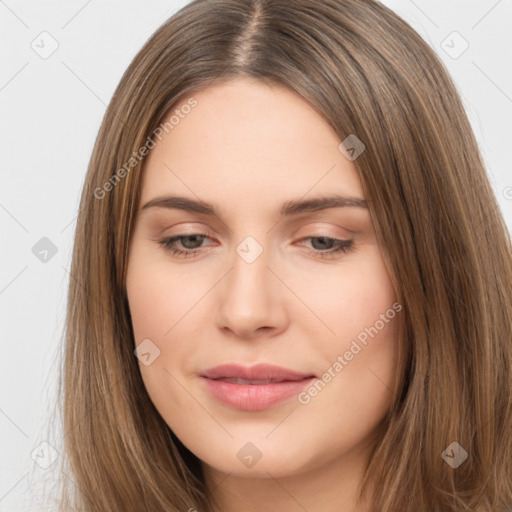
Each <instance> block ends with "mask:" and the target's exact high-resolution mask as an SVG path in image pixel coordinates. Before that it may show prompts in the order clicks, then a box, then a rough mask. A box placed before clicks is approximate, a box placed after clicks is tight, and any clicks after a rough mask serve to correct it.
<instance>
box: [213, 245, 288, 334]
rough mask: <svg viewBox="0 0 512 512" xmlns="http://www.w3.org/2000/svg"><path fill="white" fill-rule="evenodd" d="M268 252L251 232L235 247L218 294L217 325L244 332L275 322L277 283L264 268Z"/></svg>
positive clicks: (276, 320) (277, 299)
mask: <svg viewBox="0 0 512 512" xmlns="http://www.w3.org/2000/svg"><path fill="white" fill-rule="evenodd" d="M270 256H271V254H270V251H269V250H268V249H267V248H266V247H264V246H263V244H261V243H259V242H258V241H257V240H256V239H255V238H254V237H251V236H248V237H246V238H245V239H244V240H243V241H242V242H241V243H240V244H239V245H238V246H237V247H236V249H235V254H233V257H232V260H231V261H232V265H231V267H232V268H231V271H230V272H229V274H228V275H227V276H226V279H225V282H224V284H223V286H222V288H221V293H220V297H219V299H220V303H219V308H218V311H219V317H218V322H219V326H223V327H229V328H230V329H231V330H232V331H234V332H237V333H239V334H243V335H246V336H247V335H249V334H250V333H251V332H252V331H255V330H257V329H258V328H260V327H276V326H277V325H278V323H279V321H280V320H279V319H280V318H281V315H280V305H279V304H278V303H279V300H280V298H279V297H280V292H279V290H278V289H277V287H278V286H279V283H278V282H276V281H277V280H276V279H275V276H274V275H273V274H272V272H270V270H269V269H268V268H267V265H269V264H270V259H271V258H270ZM281 306H282V305H281Z"/></svg>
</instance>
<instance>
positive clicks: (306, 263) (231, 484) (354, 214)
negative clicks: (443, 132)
mask: <svg viewBox="0 0 512 512" xmlns="http://www.w3.org/2000/svg"><path fill="white" fill-rule="evenodd" d="M193 97H194V98H195V99H196V100H197V101H198V105H197V107H196V108H195V109H193V110H192V111H191V112H190V114H188V115H187V116H186V117H184V118H183V119H180V122H179V124H177V125H176V126H175V127H174V129H173V130H172V131H170V132H169V134H167V135H164V137H163V139H162V141H158V144H157V146H156V147H155V148H154V149H152V150H151V152H150V154H149V156H148V157H147V161H146V165H145V168H144V174H143V182H142V189H141V200H140V208H139V212H138V215H137V219H136V224H135V228H134V231H133V235H132V239H131V245H130V253H129V261H128V269H127V278H126V288H127V294H128V299H129V305H130V311H131V315H132V323H133V331H134V337H135V344H136V345H138V344H140V343H141V342H142V341H143V340H145V339H150V340H151V342H152V343H153V344H154V345H155V346H156V347H158V349H159V350H160V355H159V357H157V358H156V359H154V361H153V362H152V363H151V364H148V365H147V366H146V365H143V364H139V367H140V371H141V374H142V378H143V381H144V384H145V386H146V389H147V391H148V394H149V397H150V399H151V401H152V402H153V403H154V405H155V407H156V408H157V410H158V411H159V413H160V414H161V416H162V418H163V419H164V421H165V422H166V423H167V424H168V425H169V427H170V428H171V429H172V430H173V432H174V433H175V434H176V435H177V437H178V438H179V439H180V440H181V441H182V443H183V444H184V445H185V446H186V447H187V448H188V449H189V450H190V451H191V452H193V453H194V454H195V455H196V456H197V457H198V458H199V459H200V460H201V461H202V465H203V468H204V473H205V478H206V482H207V486H208V488H209V489H210V490H211V492H212V495H213V496H214V497H215V498H216V500H217V501H218V503H219V508H218V510H222V511H224V512H231V511H235V510H236V511H237V512H240V511H243V512H252V511H261V510H265V511H268V512H273V511H279V512H292V511H304V510H307V511H308V512H315V511H322V512H328V511H334V510H336V511H338V512H339V511H342V512H363V511H364V510H365V507H364V505H362V504H359V505H358V504H356V491H357V485H358V483H359V481H360V479H361V476H362V472H363V468H364V464H365V463H366V461H367V459H368V454H369V450H370V449H371V447H372V443H373V442H374V441H375V438H376V433H377V427H378V425H379V422H381V420H382V419H383V418H384V416H385V414H386V412H387V411H388V409H389V407H390V404H391V400H392V393H391V390H392V389H393V386H394V383H395V382H394V379H395V378H396V364H397V355H398V319H397V318H396V317H395V318H394V319H393V320H390V319H389V318H386V321H385V322H384V321H381V322H380V323H378V324H376V322H377V321H379V319H381V318H383V316H382V315H383V314H384V313H386V311H388V310H389V309H390V308H392V305H393V304H394V303H395V302H396V295H395V291H394V288H393V286H392V283H391V280H390V277H389V274H388V271H387V269H386V266H385V264H384V260H383V256H382V252H381V248H380V247H379V244H378V241H377V238H376V234H375V230H374V225H373V222H372V218H371V215H370V212H369V210H368V208H365V207H364V206H363V205H361V204H359V205H346V206H337V207H332V208H327V209H321V210H317V211H303V212H299V213H295V214H291V215H287V216H280V214H279V211H280V208H281V206H282V205H283V204H284V203H286V202H288V201H291V200H302V201H306V200H309V199H313V198H318V197H325V196H332V195H339V196H346V197H350V198H357V199H360V200H364V199H365V197H364V194H363V189H362V185H361V181H360V179H359V177H358V174H357V170H356V167H355V164H354V162H352V161H350V160H349V159H347V158H346V157H345V156H344V155H343V154H342V153H341V152H340V150H339V149H338V146H339V144H340V143H341V140H340V138H339V136H338V135H337V134H336V133H335V132H334V131H333V130H332V129H331V128H330V126H329V125H328V124H327V122H326V121H325V120H324V119H323V118H322V117H321V116H320V115H319V114H318V112H316V111H315V110H314V109H313V107H312V106H311V105H310V104H309V103H307V102H306V101H305V100H304V99H302V98H301V97H300V96H298V95H297V94H295V93H294V92H292V91H290V90H288V89H286V88H284V87H281V86H271V87H270V86H268V85H265V84H262V83H260V82H255V81H251V80H247V79H239V80H235V81H232V82H227V83H222V84H215V85H213V86H211V87H209V88H207V89H205V90H202V91H200V92H197V93H195V94H194V95H193ZM187 98H188V97H187ZM185 101H186V99H185ZM171 195H172V196H180V197H185V198H188V199H191V200H194V201H198V200H202V201H204V202H207V203H211V204H213V205H215V207H216V209H217V210H218V214H219V217H216V216H215V215H211V214H207V213H198V212H193V211H185V210H182V209H178V208H168V207H165V206H162V205H160V206H151V207H146V208H144V209H143V208H142V207H143V206H144V205H145V204H146V203H148V202H149V201H152V200H154V199H156V198H162V197H164V196H171ZM194 234H205V235H207V236H206V237H200V238H194V237H193V236H191V235H194ZM178 235H181V236H182V237H183V238H181V239H178V240H177V241H175V242H174V243H173V247H175V248H176V249H179V250H182V251H187V250H188V251H189V254H188V255H187V256H186V257H184V256H183V255H175V254H173V253H172V251H171V249H170V248H169V247H166V246H164V245H162V244H161V243H159V242H160V241H161V240H164V239H169V238H171V237H175V236H178ZM187 236H188V237H189V238H187ZM248 236H250V237H252V238H253V239H254V240H255V241H256V244H257V245H251V246H248V245H245V244H242V247H244V248H245V250H246V251H247V250H249V252H253V253H254V251H255V250H256V249H255V247H260V248H262V249H263V252H262V253H261V254H259V256H258V257H257V258H256V259H255V260H254V261H252V262H250V263H248V262H247V260H246V259H244V258H243V257H241V256H240V255H239V253H238V252H237V247H239V246H240V244H241V243H242V242H243V241H244V240H245V239H246V237H248ZM324 237H327V238H324ZM330 239H338V240H346V241H352V242H351V245H350V246H349V247H348V249H347V250H346V251H338V252H333V251H334V250H335V249H336V248H337V247H338V246H337V245H336V244H335V243H333V242H330ZM251 243H253V242H251ZM322 253H324V254H323V256H322ZM325 253H329V254H325ZM240 254H242V253H240ZM398 315H399V313H397V315H396V316H398ZM393 316H394V315H393ZM375 325H377V326H378V334H376V335H375V336H373V337H368V343H367V344H366V345H363V344H361V343H359V345H360V347H361V348H362V349H361V350H360V351H359V352H357V354H356V355H354V356H353V357H351V356H350V355H348V356H344V354H346V352H347V351H350V347H351V344H352V342H353V341H354V340H356V339H357V336H358V335H360V334H361V333H362V332H364V331H365V329H367V328H370V327H371V326H375ZM381 325H383V327H380V326H381ZM359 339H361V338H359ZM352 346H353V345H352ZM338 356H342V358H343V361H344V362H343V368H342V370H341V371H338V372H337V371H333V369H332V368H333V364H334V363H335V362H336V361H340V360H339V359H338ZM349 358H350V360H349ZM224 363H237V364H240V365H243V366H252V365H254V364H258V363H268V364H274V365H278V366H282V367H285V368H287V369H291V370H295V371H298V372H303V373H306V374H310V375H311V374H313V375H315V376H317V378H319V379H321V378H322V375H324V374H325V372H327V371H328V369H329V368H331V373H330V375H331V378H330V379H328V378H326V380H328V381H329V382H328V383H326V385H325V387H324V388H323V389H322V390H321V391H320V392H318V393H317V394H316V395H315V394H314V391H312V392H311V394H310V395H307V396H309V399H310V400H309V401H307V400H305V398H304V394H303V395H302V397H303V403H301V402H299V400H298V396H292V397H291V398H288V399H285V400H284V401H282V402H280V403H277V404H275V405H272V406H270V407H268V408H266V409H263V410H256V411H246V410H239V409H236V408H233V407H230V406H228V405H226V404H224V403H221V402H220V401H219V400H218V399H217V398H216V397H215V396H213V395H212V393H211V392H210V391H209V389H208V388H207V386H205V383H204V379H202V378H201V377H200V373H201V372H202V371H204V370H205V369H207V368H211V367H213V366H217V365H220V364H224ZM338 368H339V364H338ZM307 396H306V398H307ZM306 401H307V403H305V402H306ZM248 442H250V443H252V444H253V445H254V446H255V447H256V449H257V451H255V449H254V448H247V447H246V450H253V451H252V452H250V453H251V454H253V455H254V454H258V453H259V454H260V455H261V458H260V460H258V462H257V463H255V464H254V465H252V466H251V467H248V466H247V465H246V464H243V463H242V462H241V459H240V458H239V457H238V456H237V453H238V452H239V451H240V449H242V448H243V447H244V446H246V444H247V443H248ZM251 446H252V445H251ZM244 453H245V452H244ZM192 506H193V504H191V507H192ZM216 510H217V509H216Z"/></svg>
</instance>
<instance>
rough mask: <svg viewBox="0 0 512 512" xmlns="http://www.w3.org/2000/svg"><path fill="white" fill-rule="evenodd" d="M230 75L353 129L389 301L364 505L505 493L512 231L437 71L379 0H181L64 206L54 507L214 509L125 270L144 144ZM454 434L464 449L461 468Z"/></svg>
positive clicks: (394, 506) (448, 506)
mask: <svg viewBox="0 0 512 512" xmlns="http://www.w3.org/2000/svg"><path fill="white" fill-rule="evenodd" d="M238 77H250V78H252V79H256V80H261V81H265V82H267V83H275V84H280V85H284V86H286V87H288V88H290V89H292V90H294V91H296V92H297V93H298V94H300V95H301V96H302V97H303V98H304V99H306V100H307V101H309V102H310V103H311V104H312V105H313V106H314V107H315V108H316V109H317V111H318V112H319V114H320V115H322V116H323V117H324V118H325V119H326V120H327V121H328V122H329V123H330V125H331V126H332V127H333V129H334V130H335V131H336V133H337V134H339V137H340V142H341V141H344V140H345V139H346V137H348V136H349V135H351V134H353V135H356V136H357V138H358V139H360V140H361V141H362V142H363V143H364V144H365V146H366V150H365V151H364V152H363V153H362V154H361V155H360V156H359V158H357V160H356V161H355V164H356V167H357V169H358V172H359V175H360V178H361V180H362V183H363V188H364V192H365V197H366V199H367V200H368V203H369V207H370V212H371V215H372V218H373V221H374V224H375V229H376V232H377V236H378V239H379V242H380V244H381V247H382V250H383V255H384V258H385V261H386V264H387V266H388V270H389V273H390V276H391V279H392V281H393V284H394V287H395V290H396V293H397V297H398V301H399V302H400V303H401V304H402V305H403V313H402V315H401V318H400V347H401V350H400V358H399V368H398V372H399V375H400V379H398V384H397V388H396V389H395V390H394V401H393V405H392V407H391V409H390V411H389V414H388V415H387V417H386V418H385V423H384V424H383V428H382V435H381V436H380V439H379V441H378V443H377V444H376V445H375V448H374V451H373V453H372V456H371V458H370V461H369V463H368V467H367V472H366V475H365V478H364V481H363V482H362V485H361V493H365V492H366V491H367V490H368V489H370V488H371V489H372V497H371V499H372V503H373V506H372V509H371V510H372V511H374V510H375V511H377V510H378V511H380V512H397V511H405V510H409V509H410V508H411V506H414V509H415V510H416V511H417V512H427V511H428V512H435V511H438V512H441V511H442V512H446V511H448V510H449V511H462V510H468V507H471V509H476V508H482V509H485V510H492V511H494V512H501V511H505V510H510V508H509V507H512V340H511V336H512V250H511V243H510V236H509V234H508V232H507V228H506V225H505V223H504V221H503V218H502V216H501V214H500V211H499V207H498V204H497V202H496V199H495V197H494V195H493V193H492V189H491V187H490V184H489V181H488V178H487V175H486V171H485V168H484V164H483V162H482V158H481V155H480V152H479V148H478V145H477V142H476V140H475V137H474V134H473V132H472V129H471V126H470V123H469V121H468V118H467V115H466V113H465V111H464V108H463V105H462V103H461V100H460V98H459V96H458V93H457V91H456V87H455V86H454V84H453V82H452V80H451V78H450V77H449V74H448V72H447V70H446V69H445V67H444V65H443V64H442V63H441V61H440V59H439V58H438V57H437V56H436V55H435V53H434V52H433V50H432V49H431V48H430V47H429V46H428V45H427V44H426V43H425V42H424V41H423V40H422V39H421V37H420V36H419V35H418V34H417V33H416V32H415V31H414V30H413V29H412V28H411V27H410V26H409V25H408V24H407V23H406V22H404V21H403V20H402V19H400V18H399V17H398V16H397V15H396V14H394V13H393V12H392V11H391V10H390V9H388V8H387V7H385V6H384V5H382V4H381V3H379V2H377V1H374V0H322V1H317V0H293V1H290V0H195V1H193V2H191V3H190V4H188V5H186V6H185V7H184V8H183V9H181V10H180V11H179V12H178V13H177V14H175V15H174V16H173V17H172V18H170V19H169V20H168V21H167V22H166V23H165V24H163V25H162V27H161V28H159V30H158V31H157V32H156V33H155V34H154V35H153V36H152V37H151V38H150V40H149V41H148V42H147V43H146V44H145V46H144V47H143V48H142V49H141V51H140V52H139V53H138V55H137V56H136V57H135V59H134V60H133V62H132V63H131V65H130V66H129V68H128V69H127V71H126V72H125V74H124V76H123V77H122V80H121V82H120V84H119V86H118V88H117V90H116V92H115V94H114V96H113V98H112V101H111V102H110V105H109V106H108V109H107V111H106V114H105V117H104V120H103V123H102V126H101V129H100V131H99V134H98V138H97V141H96V144H95V147H94V150H93V153H92V157H91V160H90V165H89V168H88V172H87V176H86V179H85V184H84V187H83V193H82V198H81V203H80V209H79V216H78V221H77V228H76V238H75V244H74V251H73V260H72V268H71V272H70V276H71V277H70V287H69V297H68V311H67V324H66V333H65V334H66V345H65V360H64V362H63V370H62V380H61V387H62V397H61V399H62V400H63V409H62V410H63V430H64V440H65V450H66V457H65V458H64V459H63V462H65V463H66V464H67V465H68V466H66V467H67V468H68V470H69V471H70V472H71V474H72V477H73V481H74V483H70V482H71V480H66V482H68V483H69V485H70V487H71V489H69V490H64V492H63V494H62V504H61V507H62V510H65V511H66V512H67V511H68V510H80V511H84V512H85V511H87V512H105V511H107V510H108V511H123V512H126V511H137V512H140V511H143V510H148V511H152V512H159V511H160V512H164V511H166V512H170V511H178V510H180V511H187V510H189V509H193V508H195V509H197V510H208V509H209V506H208V504H209V500H210V498H209V496H208V492H207V490H206V488H205V484H204V480H203V475H202V471H201V466H200V461H199V460H198V459H197V458H196V457H195V456H194V455H193V454H192V453H191V452H189V451H188V450H187V449H186V448H185V447H184V446H183V445H182V444H181V442H180V441H179V440H178V439H177V438H176V436H175V435H174V434H173V433H172V431H171V430H170V429H169V427H168V426H167V425H166V424H165V422H164V421H163V419H162V418H161V417H160V415H159V414H158V412H157V410H156V409H155V407H154V406H153V404H152V402H151V400H150V399H149V396H148V394H147V392H146V390H145V388H144V385H143V382H142V379H141V376H140V371H139V367H138V362H137V359H136V357H135V356H134V353H133V350H134V340H133V333H132V327H131V320H130V313H129V308H128V303H127V297H126V289H125V273H126V266H127V257H128V248H129V241H130V235H131V232H132V227H133V224H134V216H135V214H136V211H137V206H138V201H139V193H140V184H141V173H142V170H143V165H144V158H143V157H142V156H141V152H140V149H141V148H142V147H144V146H145V145H147V144H148V137H149V138H151V137H152V134H154V133H155V131H156V130H158V127H159V125H160V124H161V123H163V122H165V120H166V118H167V117H166V116H168V115H169V112H170V111H171V109H173V108H176V107H178V106H179V105H180V104H183V103H184V102H186V101H190V98H193V94H194V91H199V90H201V89H204V88H206V87H208V86H209V85H211V84H213V83H214V82H222V81H226V80H229V79H232V78H238ZM200 108H201V105H200V104H199V105H198V106H197V109H200ZM155 142H157V141H155ZM121 169H124V172H123V171H121ZM107 183H110V185H108V184H107ZM455 442H456V443H458V445H453V443H455ZM459 445H460V447H461V448H459ZM447 448H448V452H446V449H447ZM454 449H455V451H457V450H462V449H464V450H465V451H466V452H467V454H468V459H467V460H466V461H465V462H464V463H463V464H461V465H460V466H459V467H457V468H456V469H455V468H454V467H453V465H451V464H449V463H447V462H446V455H447V454H448V455H447V456H448V457H452V456H453V454H454V451H453V450H454ZM450 450H452V451H451V452H450ZM458 453H460V452H458ZM71 474H70V476H71ZM75 485H76V487H75Z"/></svg>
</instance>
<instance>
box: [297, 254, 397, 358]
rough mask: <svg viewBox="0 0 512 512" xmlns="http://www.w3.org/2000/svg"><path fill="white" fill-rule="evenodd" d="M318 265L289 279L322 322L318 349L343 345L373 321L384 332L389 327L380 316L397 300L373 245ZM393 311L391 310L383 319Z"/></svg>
mask: <svg viewBox="0 0 512 512" xmlns="http://www.w3.org/2000/svg"><path fill="white" fill-rule="evenodd" d="M317 268H318V270H316V271H315V272H314V273H313V272H302V273H301V274H300V278H297V277H295V278H293V277H292V276H290V280H291V279H295V287H294V291H296V293H297V295H298V296H299V297H301V298H303V300H304V302H305V304H306V305H307V307H308V309H309V310H310V311H311V312H312V313H313V314H314V315H315V316H316V318H317V320H318V321H317V323H318V324H319V325H320V322H321V324H323V327H322V332H323V333H324V335H325V336H324V339H325V340H326V341H327V343H324V344H321V345H319V348H320V349H325V350H326V352H325V353H326V354H329V353H332V351H333V347H334V348H335V349H336V350H338V349H342V348H343V347H344V346H346V345H347V344H349V343H350V341H351V340H352V339H354V338H355V337H357V335H359V334H360V333H361V332H365V329H367V328H370V327H371V326H373V325H374V324H375V323H376V322H378V327H379V331H380V330H382V332H383V336H384V333H385V332H387V331H390V329H391V326H388V322H386V328H383V325H382V322H381V321H380V319H381V318H382V316H381V315H386V312H387V311H388V310H390V308H392V306H393V304H394V303H395V302H396V293H395V290H394V288H393V284H392V282H391V279H390V277H389V273H388V271H387V268H386V266H385V264H384V261H383V259H382V256H381V253H380V251H379V249H378V247H377V246H376V245H375V246H372V247H367V248H365V250H364V251H360V253H358V254H354V255H352V256H350V257H347V258H346V260H344V261H342V262H341V263H340V264H339V265H325V266H323V267H320V266H319V267H317ZM394 313H395V312H394V310H392V311H390V314H389V315H388V316H387V317H386V320H389V317H390V316H392V317H394V316H395V314H394ZM385 335H386V336H392V335H393V333H387V334H385ZM362 337H364V334H363V335H362ZM329 340H330V341H331V343H328V341H329Z"/></svg>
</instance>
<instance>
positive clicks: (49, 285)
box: [0, 0, 512, 512]
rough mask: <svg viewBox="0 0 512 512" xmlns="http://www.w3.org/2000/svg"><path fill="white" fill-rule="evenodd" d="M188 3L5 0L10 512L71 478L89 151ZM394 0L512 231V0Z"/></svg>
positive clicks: (2, 201) (1, 489) (2, 100)
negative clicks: (64, 404) (63, 367)
mask: <svg viewBox="0 0 512 512" xmlns="http://www.w3.org/2000/svg"><path fill="white" fill-rule="evenodd" d="M291 1H292V0H291ZM186 3H188V2H187V1H167V2H165V1H162V0H149V1H144V2H142V1H139V2H136V1H133V0H130V1H123V2H121V1H114V0H103V1H101V2H100V1H99V0H88V1H87V0H68V1H60V2H57V1H53V2H36V1H35V0H31V1H26V2H21V1H16V0H5V1H4V0H0V38H1V39H0V52H1V53H0V55H1V61H0V62H1V66H0V148H1V159H0V169H1V188H0V228H1V245H0V254H1V264H0V312H1V324H0V325H1V336H2V338H1V348H2V351H1V357H0V375H1V385H0V512H21V511H25V510H43V509H42V507H41V505H38V502H39V497H38V496H39V495H40V494H43V493H48V492H49V491H48V490H46V491H45V490H44V489H43V484H44V483H45V482H46V483H47V485H48V483H49V485H51V482H53V481H55V479H56V478H58V477H59V478H66V477H64V476H63V475H59V474H58V473H57V474H56V473H55V472H54V471H53V469H52V468H54V467H56V464H52V465H51V466H50V467H49V468H48V469H45V468H44V467H41V466H45V465H48V464H49V463H50V462H51V461H52V460H53V459H52V455H57V456H58V452H59V443H60V442H61V437H62V436H60V435H59V432H58V431H57V432H56V433H55V434H54V436H55V438H53V437H51V434H49V433H48V426H47V424H48V422H47V418H48V417H49V415H50V414H51V411H52V410H53V406H54V404H55V399H54V398H53V397H54V392H55V386H56V377H57V367H56V363H55V362H56V358H57V356H58V354H59V350H60V344H61V338H62V333H63V325H64V313H65V307H66V293H67V286H68V280H69V274H68V270H69V268H70V254H71V248H72V241H73V234H74V227H75V220H76V213H77V206H78V201H79V196H80V191H81V187H82V184H83V180H84V175H85V171H86V168H87V164H88V159H89V156H90V153H91V150H92V146H93V143H94V140H95V137H96V133H97V131H98V129H99V125H100V122H101V119H102V116H103V114H104V111H105V108H106V105H107V104H108V102H109V100H110V98H111V96H112V94H113V92H114V89H115V87H116V86H117V84H118V82H119V80H120V78H121V75H122V73H123V72H124V70H125V69H126V67H127V66H128V64H129V63H130V61H131V60H132V58H133V57H134V55H135V53H136V52H137V51H138V50H139V48H140V47H141V46H142V45H143V44H144V42H145V41H146V40H147V38H148V37H149V36H150V35H151V34H152V33H153V32H154V31H155V30H156V29H157V28H158V27H159V25H160V24H161V23H163V22H164V21H165V20H166V19H167V18H168V17H169V16H171V15H172V14H173V13H174V12H176V11H177V10H178V9H179V8H180V7H182V6H183V5H185V4H186ZM383 3H384V4H386V5H388V6H389V7H391V8H392V9H393V10H395V12H397V13H398V14H399V15H401V16H402V17H403V18H404V19H405V20H406V21H408V22H409V23H410V24H411V25H412V26H413V27H414V28H415V29H416V30H417V31H418V32H419V33H420V34H421V35H422V36H423V37H424V39H425V40H426V41H427V42H428V43H429V44H430V45H431V46H432V47H433V48H434V50H435V51H436V52H437V53H438V54H439V55H440V57H441V58H442V59H443V61H444V62H445V63H446V65H447V67H448V69H449V71H450V73H451V75H452V76H453V78H454V79H455V81H456V83H457V86H458V88H459V91H460V93H461V96H462V99H463V101H464V104H465V106H466V108H467V112H468V115H469V117H470V119H471V122H472V125H473V128H474V130H475V133H476V136H477V138H478V140H479V143H480V147H481V150H482V153H483V156H484V159H485V161H486V163H487V166H488V170H489V175H490V179H491V182H492V185H493V187H494V190H495V193H496V195H497V197H498V200H499V202H500V205H501V207H502V210H503V212H504V215H505V218H506V220H507V223H508V226H509V229H510V228H512V171H511V162H512V137H511V134H512V66H511V65H510V62H512V33H511V30H510V25H511V21H512V0H499V1H497V0H472V1H467V0H466V1H465V0H415V1H412V0H385V1H384V2H383ZM44 32H46V33H44ZM454 32H457V33H458V34H454ZM41 33H43V34H41ZM56 45H58V47H57V48H56V50H55V51H54V52H53V53H52V54H51V55H48V54H49V53H50V51H51V50H52V49H53V47H54V46H56ZM466 45H469V46H468V48H467V50H466V51H464V52H463V53H461V52H462V51H463V50H464V48H465V46H466ZM459 54H460V55H459ZM43 237H47V238H48V239H49V240H51V243H52V244H53V245H54V246H55V248H54V250H56V251H57V252H56V253H55V254H54V255H52V250H51V247H49V246H48V242H47V241H46V242H45V241H43V242H40V240H41V238H43ZM36 244H38V245H36ZM45 244H46V245H45ZM34 246H36V249H34V250H33V247H34ZM45 250H48V251H49V252H48V253H45V252H44V251H45ZM44 258H46V261H44ZM41 260H43V261H41ZM45 441H48V442H50V444H51V445H52V446H55V448H56V449H57V453H54V452H53V451H52V448H50V447H48V446H47V445H45V444H43V445H41V444H40V443H42V442H45ZM36 461H37V462H38V463H36Z"/></svg>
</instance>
